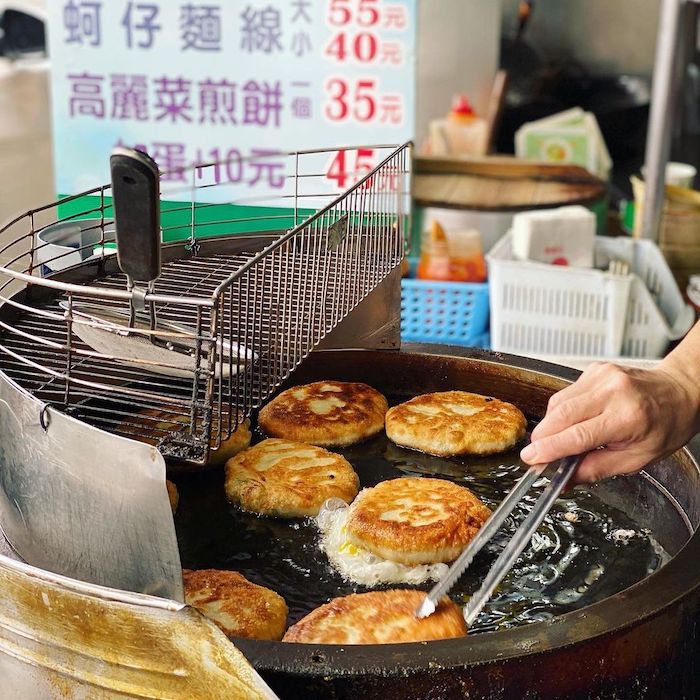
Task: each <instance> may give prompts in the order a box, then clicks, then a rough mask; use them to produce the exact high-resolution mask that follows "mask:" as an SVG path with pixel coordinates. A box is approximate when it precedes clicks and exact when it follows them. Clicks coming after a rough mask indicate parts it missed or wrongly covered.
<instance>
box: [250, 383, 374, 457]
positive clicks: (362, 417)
mask: <svg viewBox="0 0 700 700" xmlns="http://www.w3.org/2000/svg"><path fill="white" fill-rule="evenodd" d="M387 408H388V404H387V402H386V399H385V398H384V397H383V396H382V395H381V394H380V393H379V392H378V391H377V390H376V389H372V387H370V386H367V384H359V383H354V382H335V381H326V382H314V383H313V384H306V385H304V386H295V387H292V388H291V389H287V390H286V391H283V392H282V393H281V394H280V395H279V396H277V397H275V398H274V399H272V401H270V403H268V404H267V405H266V406H264V407H263V408H262V409H261V410H260V414H259V415H258V425H259V426H260V427H261V428H262V429H263V430H264V431H265V433H267V435H270V436H271V437H279V438H285V439H286V440H295V441H297V442H308V443H310V444H312V445H321V446H323V447H333V446H335V447H342V446H344V445H352V444H353V443H356V442H360V441H361V440H365V439H367V438H369V437H372V435H376V434H377V433H379V432H381V430H382V429H383V428H384V416H385V415H386V411H387Z"/></svg>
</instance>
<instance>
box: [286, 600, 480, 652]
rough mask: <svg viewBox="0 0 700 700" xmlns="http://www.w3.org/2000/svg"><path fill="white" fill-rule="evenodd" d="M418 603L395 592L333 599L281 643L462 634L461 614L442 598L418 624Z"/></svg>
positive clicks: (416, 639)
mask: <svg viewBox="0 0 700 700" xmlns="http://www.w3.org/2000/svg"><path fill="white" fill-rule="evenodd" d="M423 598H425V593H423V592H422V591H410V590H398V589H393V590H388V591H371V592H370V593H356V594H354V595H349V596H345V597H343V598H334V599H333V600H331V602H330V603H326V604H325V605H322V606H321V607H320V608H316V610H312V611H311V612H310V613H309V614H308V615H307V616H306V617H303V618H302V619H301V620H299V622H297V623H296V624H295V625H292V626H291V627H290V628H289V629H288V630H287V633H286V634H285V635H284V639H283V641H285V642H302V643H305V644H393V643H396V642H428V641H431V640H434V639H452V638H454V637H463V636H464V635H465V634H466V633H467V625H466V623H465V622H464V617H463V616H462V610H461V609H460V608H459V607H458V606H457V605H455V604H454V603H453V602H452V601H451V600H449V598H443V599H442V600H441V601H440V604H439V605H438V608H437V610H436V611H435V612H434V613H433V614H432V615H431V616H430V617H426V618H424V619H422V620H419V619H418V618H417V617H416V608H417V607H418V606H419V605H420V604H421V602H422V601H423Z"/></svg>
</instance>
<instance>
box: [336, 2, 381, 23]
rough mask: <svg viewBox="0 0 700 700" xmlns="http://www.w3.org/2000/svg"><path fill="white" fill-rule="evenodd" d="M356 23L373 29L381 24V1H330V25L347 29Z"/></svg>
mask: <svg viewBox="0 0 700 700" xmlns="http://www.w3.org/2000/svg"><path fill="white" fill-rule="evenodd" d="M353 22H354V23H355V24H357V25H359V26H360V27H373V26H375V25H376V24H378V23H379V0H329V2H328V23H329V24H331V25H333V26H334V27H345V26H347V25H348V24H352V23H353Z"/></svg>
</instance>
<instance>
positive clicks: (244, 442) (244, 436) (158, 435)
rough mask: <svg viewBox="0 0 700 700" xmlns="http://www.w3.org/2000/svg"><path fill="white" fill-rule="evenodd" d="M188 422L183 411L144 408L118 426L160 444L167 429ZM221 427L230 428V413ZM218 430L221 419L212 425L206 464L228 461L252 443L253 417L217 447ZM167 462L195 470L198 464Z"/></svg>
mask: <svg viewBox="0 0 700 700" xmlns="http://www.w3.org/2000/svg"><path fill="white" fill-rule="evenodd" d="M186 422H188V418H186V417H185V416H183V415H182V414H178V413H175V412H172V411H165V410H161V409H156V408H144V409H143V410H142V411H139V413H138V414H136V415H135V416H130V417H129V418H127V419H125V420H124V421H123V422H122V425H121V426H120V428H118V429H117V432H118V433H121V434H122V435H127V436H128V437H132V436H133V435H134V434H138V435H139V437H138V439H139V440H140V441H141V442H145V443H147V444H149V445H156V446H157V445H158V444H159V443H160V441H161V440H162V439H163V438H164V437H165V436H167V435H168V433H173V432H176V431H178V430H182V425H183V423H186ZM222 428H223V430H224V431H227V430H228V414H227V413H225V414H224V420H223V426H222ZM218 430H219V423H218V420H217V419H215V420H214V425H213V427H212V439H211V442H210V444H211V446H212V451H211V452H210V453H209V460H208V461H207V463H206V465H205V466H206V467H220V466H222V465H223V464H225V463H226V460H227V459H230V458H231V457H233V456H234V455H236V454H238V453H239V452H240V451H241V450H245V449H246V447H248V446H249V445H250V440H251V437H252V435H251V432H250V421H249V420H248V419H246V420H244V421H243V422H242V423H241V424H240V425H239V426H238V427H237V428H236V429H235V430H234V431H233V432H232V433H231V436H230V437H228V438H226V439H222V440H221V445H220V447H219V448H218V449H216V450H215V449H214V445H215V441H214V435H215V434H216V433H217V432H218ZM168 466H169V468H172V467H173V466H175V469H174V471H193V470H196V469H197V467H193V466H191V465H184V464H177V465H168Z"/></svg>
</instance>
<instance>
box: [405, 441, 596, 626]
mask: <svg viewBox="0 0 700 700" xmlns="http://www.w3.org/2000/svg"><path fill="white" fill-rule="evenodd" d="M582 459H583V455H577V456H575V457H564V458H563V459H560V460H557V461H556V462H552V463H551V464H548V465H547V466H546V467H545V469H544V470H538V471H535V470H534V469H532V468H530V469H528V471H527V472H526V473H525V474H524V476H522V477H521V478H520V479H519V480H518V482H517V483H516V484H515V486H514V487H513V488H512V489H511V491H510V492H509V493H508V495H507V496H506V497H505V498H504V499H503V501H502V502H501V504H500V505H499V506H498V508H496V510H495V511H494V512H493V513H492V515H491V517H490V518H489V519H488V520H487V521H486V523H485V525H484V526H483V527H482V528H481V529H480V530H479V532H478V534H477V535H476V537H475V538H474V539H473V540H472V541H471V542H470V543H469V545H468V546H467V547H466V549H465V550H464V551H463V552H462V553H461V554H460V555H459V557H458V558H457V559H456V560H455V561H454V563H453V564H452V566H451V567H450V569H449V571H448V572H447V575H446V576H445V577H444V578H443V579H442V580H441V581H439V582H438V583H437V584H436V585H435V586H433V588H432V589H431V591H430V592H429V593H428V594H427V595H426V596H425V599H424V600H423V602H422V603H421V605H420V606H419V607H418V609H417V610H416V617H418V618H423V617H428V616H429V615H432V614H433V613H434V612H435V610H436V609H437V606H438V603H439V601H440V599H441V598H442V597H443V596H444V595H446V594H447V593H448V592H449V591H450V589H451V588H452V586H454V584H455V583H456V582H457V580H458V579H459V578H460V576H461V575H462V574H463V573H464V571H465V569H466V568H467V567H468V566H469V564H471V563H472V560H473V559H474V557H475V556H476V554H477V552H479V551H480V550H481V549H482V548H483V546H484V545H485V544H486V543H487V542H489V540H491V538H492V537H493V536H494V535H495V534H496V532H497V531H498V529H499V528H500V527H501V525H502V524H503V522H504V521H505V519H506V518H507V517H508V516H509V515H510V514H511V512H512V511H513V509H514V508H515V506H516V505H517V504H518V503H519V502H520V501H521V500H522V498H523V496H524V495H525V494H526V493H527V492H528V491H529V490H530V488H531V487H532V485H533V484H534V483H535V482H536V481H537V480H538V479H539V478H540V477H543V476H544V477H548V478H549V479H550V481H549V484H547V486H546V487H545V489H544V491H543V492H542V494H541V495H540V497H539V498H538V499H537V501H536V502H535V505H534V506H533V507H532V510H531V511H530V512H529V513H528V515H527V517H526V518H525V520H523V522H522V523H521V524H520V525H519V526H518V529H517V530H516V531H515V534H514V535H513V537H512V538H511V539H510V541H509V542H508V544H507V545H506V546H505V548H504V549H503V551H502V552H501V554H500V555H499V557H498V559H496V561H495V562H494V564H493V566H492V567H491V569H490V570H489V572H488V574H487V575H486V578H485V579H484V581H483V583H482V584H481V587H480V588H479V590H478V591H477V592H476V593H475V594H474V595H473V596H472V598H471V600H470V601H469V603H467V605H466V606H465V607H464V619H465V620H466V622H467V626H469V627H470V626H471V625H472V624H473V622H474V620H476V618H477V617H478V616H479V613H480V612H481V611H482V609H483V607H484V605H486V603H487V602H488V600H489V598H490V597H491V595H492V594H493V592H494V590H495V589H496V586H498V584H499V583H500V582H501V581H502V580H503V577H504V576H505V575H506V574H507V573H508V572H509V571H510V570H511V568H512V567H513V565H514V564H515V562H516V561H517V559H518V557H519V556H520V554H521V553H522V551H523V550H524V549H525V547H527V545H528V543H529V542H530V539H531V538H532V536H533V535H534V534H535V531H536V530H537V528H538V527H539V526H540V524H541V523H542V521H543V520H544V518H545V516H546V515H547V513H548V512H549V511H550V509H551V508H552V506H553V505H554V501H556V500H557V498H558V497H559V494H560V493H561V492H562V490H563V489H564V487H565V486H566V484H567V483H568V482H569V479H570V478H571V477H572V476H573V474H574V472H575V471H576V469H577V467H578V465H579V464H580V462H581V460H582Z"/></svg>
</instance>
